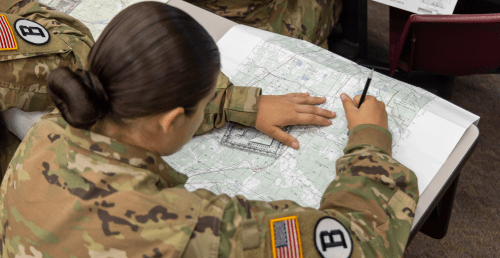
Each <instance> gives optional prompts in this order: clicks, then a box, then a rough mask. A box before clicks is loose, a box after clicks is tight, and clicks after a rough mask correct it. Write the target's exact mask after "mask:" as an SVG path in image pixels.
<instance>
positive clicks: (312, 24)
mask: <svg viewBox="0 0 500 258" xmlns="http://www.w3.org/2000/svg"><path fill="white" fill-rule="evenodd" d="M186 1H187V2H189V3H192V4H194V5H196V6H198V7H201V8H203V9H205V10H207V11H210V12H212V13H215V14H217V15H219V16H222V17H224V18H227V19H230V20H232V21H234V22H236V23H239V24H244V25H247V26H252V27H255V28H258V29H262V30H267V31H270V32H275V33H278V34H281V35H285V36H289V37H293V38H298V39H303V40H306V41H309V42H311V43H313V44H316V45H318V46H320V47H323V48H325V49H328V42H327V38H328V35H329V34H330V32H331V31H332V29H333V28H334V27H336V26H338V23H337V22H338V20H339V17H340V12H341V11H342V1H341V0H186Z"/></svg>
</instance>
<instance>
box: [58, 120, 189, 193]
mask: <svg viewBox="0 0 500 258" xmlns="http://www.w3.org/2000/svg"><path fill="white" fill-rule="evenodd" d="M65 130H66V133H65V134H66V139H67V141H68V143H69V145H70V146H72V147H79V148H83V149H86V150H88V151H91V152H93V153H95V154H98V155H100V156H103V157H105V158H106V159H112V160H117V161H119V162H121V163H125V164H127V165H130V166H133V167H137V168H141V169H146V170H149V171H151V172H153V173H155V174H157V175H159V176H160V177H161V178H162V179H163V181H164V183H165V186H168V187H173V186H176V185H184V184H185V183H186V181H187V179H188V177H187V176H186V175H184V174H182V173H179V172H177V171H175V170H174V169H173V168H172V167H170V166H169V165H168V164H167V163H166V162H165V161H164V160H163V159H162V158H161V156H159V155H157V154H155V153H152V152H150V151H148V150H145V149H143V148H141V147H137V146H135V145H131V144H127V143H123V142H120V141H118V140H116V139H113V138H109V137H107V136H104V135H101V134H97V133H94V132H91V131H89V130H84V129H78V128H74V127H72V126H70V125H69V124H67V125H66V129H65Z"/></svg>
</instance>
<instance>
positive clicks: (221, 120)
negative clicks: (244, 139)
mask: <svg viewBox="0 0 500 258" xmlns="http://www.w3.org/2000/svg"><path fill="white" fill-rule="evenodd" d="M261 94H262V89H261V88H257V87H242V86H234V85H233V83H232V82H231V81H229V78H228V77H227V76H226V75H225V74H224V73H222V72H220V73H219V77H218V79H217V97H215V99H214V100H213V101H211V102H210V103H208V105H207V106H206V107H205V110H204V112H205V115H204V117H203V122H202V124H201V126H200V128H198V130H197V131H196V133H195V134H201V133H204V132H207V131H209V130H211V129H213V128H220V127H222V126H224V125H225V124H226V121H231V122H234V123H237V124H239V125H243V126H255V121H256V120H257V107H258V105H257V104H258V103H259V97H260V95H261Z"/></svg>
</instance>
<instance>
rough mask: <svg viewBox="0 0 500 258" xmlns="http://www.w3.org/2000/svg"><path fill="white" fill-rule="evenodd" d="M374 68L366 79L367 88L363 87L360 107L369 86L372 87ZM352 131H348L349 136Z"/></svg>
mask: <svg viewBox="0 0 500 258" xmlns="http://www.w3.org/2000/svg"><path fill="white" fill-rule="evenodd" d="M373 70H374V69H373V68H372V71H371V72H370V75H368V79H366V83H365V88H364V89H363V93H362V94H361V99H359V104H358V108H359V107H361V104H363V101H365V97H366V93H367V92H368V87H370V82H372V77H373ZM350 132H351V130H348V131H347V136H349V133H350Z"/></svg>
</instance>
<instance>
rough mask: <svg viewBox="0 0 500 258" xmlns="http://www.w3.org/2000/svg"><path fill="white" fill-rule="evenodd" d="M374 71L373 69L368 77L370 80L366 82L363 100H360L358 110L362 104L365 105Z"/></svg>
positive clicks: (362, 95)
mask: <svg viewBox="0 0 500 258" xmlns="http://www.w3.org/2000/svg"><path fill="white" fill-rule="evenodd" d="M373 70H374V69H372V71H371V72H370V75H368V79H367V80H366V83H365V88H364V89H363V94H361V99H360V100H359V105H358V108H359V107H361V104H363V101H365V97H366V93H367V92H368V87H370V82H372V76H373Z"/></svg>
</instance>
